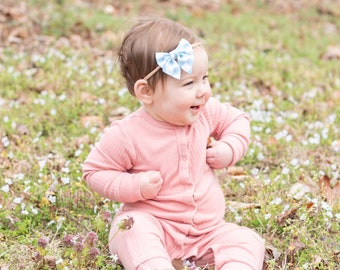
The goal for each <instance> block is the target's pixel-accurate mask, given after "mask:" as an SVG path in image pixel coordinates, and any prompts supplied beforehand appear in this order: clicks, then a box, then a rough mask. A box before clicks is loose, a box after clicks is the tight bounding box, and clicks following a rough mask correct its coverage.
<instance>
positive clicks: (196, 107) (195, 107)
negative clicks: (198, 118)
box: [190, 106, 200, 110]
mask: <svg viewBox="0 0 340 270" xmlns="http://www.w3.org/2000/svg"><path fill="white" fill-rule="evenodd" d="M199 108H200V106H191V107H190V109H192V110H198V109H199Z"/></svg>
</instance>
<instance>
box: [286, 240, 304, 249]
mask: <svg viewBox="0 0 340 270" xmlns="http://www.w3.org/2000/svg"><path fill="white" fill-rule="evenodd" d="M304 248H306V245H305V244H304V243H302V242H301V241H300V240H299V239H294V241H293V242H291V243H290V245H289V251H291V252H297V251H299V250H301V249H304Z"/></svg>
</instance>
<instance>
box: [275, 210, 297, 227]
mask: <svg viewBox="0 0 340 270" xmlns="http://www.w3.org/2000/svg"><path fill="white" fill-rule="evenodd" d="M298 209H299V208H298V207H295V208H292V209H288V210H286V211H285V212H284V213H283V214H281V215H280V216H279V217H278V218H277V222H278V223H279V224H280V225H281V226H282V225H283V224H284V223H285V222H286V221H287V220H288V219H296V218H297V215H296V212H297V210H298Z"/></svg>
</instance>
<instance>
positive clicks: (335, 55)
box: [321, 46, 340, 60]
mask: <svg viewBox="0 0 340 270" xmlns="http://www.w3.org/2000/svg"><path fill="white" fill-rule="evenodd" d="M321 59H322V60H338V59H340V46H329V47H328V48H327V51H326V52H325V53H324V54H322V55H321Z"/></svg>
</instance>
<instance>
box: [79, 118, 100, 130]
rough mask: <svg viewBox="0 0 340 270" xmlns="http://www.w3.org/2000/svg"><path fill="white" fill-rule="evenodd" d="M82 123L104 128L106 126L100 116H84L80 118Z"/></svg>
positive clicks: (86, 125) (85, 125)
mask: <svg viewBox="0 0 340 270" xmlns="http://www.w3.org/2000/svg"><path fill="white" fill-rule="evenodd" d="M80 121H81V123H82V125H83V126H84V127H86V128H88V127H98V128H100V129H102V128H103V127H104V124H103V120H102V119H101V117H99V116H83V117H81V118H80Z"/></svg>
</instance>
